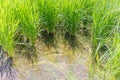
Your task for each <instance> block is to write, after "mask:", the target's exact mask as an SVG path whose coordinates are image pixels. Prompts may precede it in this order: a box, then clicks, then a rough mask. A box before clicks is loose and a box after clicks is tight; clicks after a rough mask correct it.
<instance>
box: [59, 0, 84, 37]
mask: <svg viewBox="0 0 120 80" xmlns="http://www.w3.org/2000/svg"><path fill="white" fill-rule="evenodd" d="M78 3H79V4H78ZM85 3H86V0H63V1H62V7H61V14H62V18H63V24H64V30H65V32H66V33H68V34H70V35H75V34H76V33H77V32H78V29H79V26H78V24H79V22H80V20H81V19H82V17H83V15H84V6H85Z"/></svg>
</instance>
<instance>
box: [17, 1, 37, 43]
mask: <svg viewBox="0 0 120 80" xmlns="http://www.w3.org/2000/svg"><path fill="white" fill-rule="evenodd" d="M16 2H17V1H16ZM15 18H16V19H17V20H19V30H21V33H22V34H23V35H25V37H26V38H27V39H29V40H30V43H31V44H34V43H35V40H36V38H37V32H38V31H37V29H38V13H37V7H36V4H35V2H32V1H30V0H26V1H24V0H21V1H18V2H17V7H16V9H15ZM19 30H18V31H19Z"/></svg>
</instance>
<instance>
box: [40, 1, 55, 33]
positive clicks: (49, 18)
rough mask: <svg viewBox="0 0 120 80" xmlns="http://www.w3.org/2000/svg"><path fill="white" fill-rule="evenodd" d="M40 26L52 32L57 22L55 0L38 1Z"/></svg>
mask: <svg viewBox="0 0 120 80" xmlns="http://www.w3.org/2000/svg"><path fill="white" fill-rule="evenodd" d="M38 13H39V21H40V25H41V26H40V27H41V28H42V29H43V30H46V31H47V32H48V33H54V32H55V27H56V24H57V9H56V4H55V0H49V1H48V0H40V1H39V2H38Z"/></svg>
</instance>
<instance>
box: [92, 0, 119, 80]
mask: <svg viewBox="0 0 120 80" xmlns="http://www.w3.org/2000/svg"><path fill="white" fill-rule="evenodd" d="M119 4H120V1H119V0H114V1H113V0H96V2H95V6H94V8H93V10H94V11H93V13H92V17H93V27H92V29H93V53H94V54H93V55H94V56H93V57H94V58H95V59H96V61H97V66H98V68H99V69H100V71H101V73H102V74H100V75H103V80H113V79H114V80H119V78H118V79H116V77H118V75H119V74H120V73H119V71H120V69H119V66H120V64H119V61H120V59H119V58H120V56H119V37H120V32H119V26H120V25H119V23H120V22H119V20H120V19H119V18H120V5H119ZM116 25H117V27H116ZM101 51H102V52H101ZM101 53H102V54H101ZM99 79H101V77H100V78H99Z"/></svg>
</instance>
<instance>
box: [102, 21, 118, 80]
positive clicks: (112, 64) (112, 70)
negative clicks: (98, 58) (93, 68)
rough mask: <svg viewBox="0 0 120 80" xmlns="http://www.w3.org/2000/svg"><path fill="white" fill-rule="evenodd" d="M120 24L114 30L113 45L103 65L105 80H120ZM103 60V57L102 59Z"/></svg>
mask: <svg viewBox="0 0 120 80" xmlns="http://www.w3.org/2000/svg"><path fill="white" fill-rule="evenodd" d="M119 23H120V22H118V25H117V27H116V29H115V30H114V36H113V41H112V42H113V44H112V47H111V51H110V52H109V58H108V61H107V63H106V65H105V73H106V74H105V78H107V77H109V78H113V79H115V80H119V79H120V76H119V75H120V31H119V29H120V24H119ZM103 60H104V57H103Z"/></svg>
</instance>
